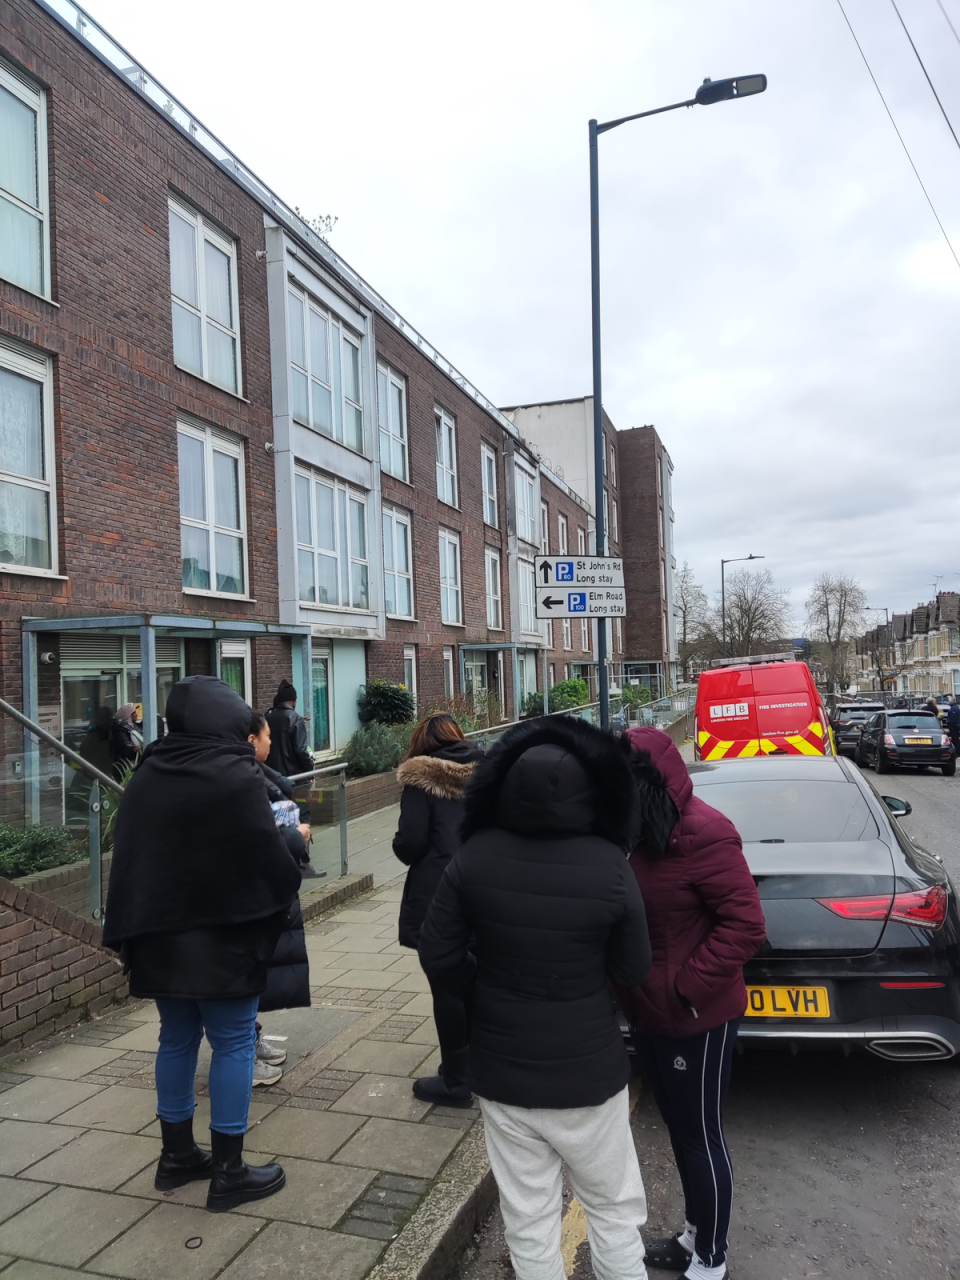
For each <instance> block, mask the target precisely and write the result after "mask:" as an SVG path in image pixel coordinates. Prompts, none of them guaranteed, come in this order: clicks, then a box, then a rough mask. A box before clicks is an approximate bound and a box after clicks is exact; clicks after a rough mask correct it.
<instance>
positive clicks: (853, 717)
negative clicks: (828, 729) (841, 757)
mask: <svg viewBox="0 0 960 1280" xmlns="http://www.w3.org/2000/svg"><path fill="white" fill-rule="evenodd" d="M884 710H886V708H885V706H884V704H883V703H882V702H850V703H839V704H838V705H837V708H836V710H835V711H834V713H833V720H832V721H831V726H832V728H833V740H834V742H835V743H836V747H837V753H838V754H842V753H843V752H844V751H850V752H854V751H856V749H857V743H858V742H859V741H860V734H861V732H862V730H863V726H864V725H865V724H866V723H867V721H868V720H869V719H870V717H871V716H873V715H876V714H877V712H878V711H884Z"/></svg>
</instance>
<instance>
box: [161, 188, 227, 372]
mask: <svg viewBox="0 0 960 1280" xmlns="http://www.w3.org/2000/svg"><path fill="white" fill-rule="evenodd" d="M170 291H171V293H172V294H173V359H174V362H175V363H176V364H178V365H179V366H180V368H181V369H186V370H187V372H188V373H195V374H196V375H197V377H198V378H206V380H207V381H208V382H215V383H216V384H217V386H218V387H224V388H225V389H226V390H227V391H232V392H233V393H234V394H235V395H239V394H240V350H239V345H238V342H237V328H238V326H237V246H236V243H235V242H234V241H233V240H231V239H229V238H228V237H227V236H225V235H224V234H223V232H222V231H219V230H217V228H216V227H213V226H211V224H210V223H209V222H207V221H206V219H205V218H202V217H201V216H200V214H198V213H194V212H193V210H192V209H188V208H187V207H186V206H185V205H182V204H178V203H177V202H176V201H174V200H171V201H170Z"/></svg>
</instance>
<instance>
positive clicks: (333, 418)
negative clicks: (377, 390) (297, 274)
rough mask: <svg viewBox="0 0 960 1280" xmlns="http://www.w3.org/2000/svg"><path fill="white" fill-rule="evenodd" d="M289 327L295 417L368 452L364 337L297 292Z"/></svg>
mask: <svg viewBox="0 0 960 1280" xmlns="http://www.w3.org/2000/svg"><path fill="white" fill-rule="evenodd" d="M287 325H288V328H289V340H290V389H291V394H292V402H291V412H292V414H293V417H294V419H295V420H296V421H297V422H302V423H303V424H304V425H305V426H308V427H313V428H314V429H315V430H317V431H322V432H323V434H324V435H325V436H330V437H331V438H332V439H334V440H339V441H340V443H341V444H345V445H347V446H348V447H349V448H351V449H355V450H356V452H357V453H363V399H362V389H361V377H360V339H359V338H358V337H356V336H355V335H354V334H352V333H349V332H348V331H347V330H346V329H345V328H344V327H343V326H342V325H341V323H340V321H339V320H338V319H337V317H336V316H333V315H330V314H329V313H328V312H326V311H324V310H323V309H322V308H321V307H320V306H319V305H318V304H317V303H315V302H314V300H313V299H312V298H311V297H309V296H308V295H307V294H305V293H302V292H300V291H299V290H295V289H290V290H288V292H287Z"/></svg>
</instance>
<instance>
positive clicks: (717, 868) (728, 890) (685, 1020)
mask: <svg viewBox="0 0 960 1280" xmlns="http://www.w3.org/2000/svg"><path fill="white" fill-rule="evenodd" d="M622 742H623V745H624V747H625V748H626V749H627V753H628V758H629V763H630V766H631V768H632V771H633V774H634V778H635V781H636V784H637V793H638V800H639V805H640V823H641V826H640V838H639V840H638V842H637V844H636V847H635V848H634V850H633V853H632V854H631V857H630V866H631V867H632V869H633V873H634V875H635V876H636V878H637V883H638V885H639V886H640V890H641V892H642V893H643V899H644V902H645V903H646V906H647V912H648V919H649V922H650V943H651V946H652V948H653V965H652V967H651V969H650V973H649V975H648V976H647V980H646V982H644V983H643V985H642V986H641V985H636V984H634V985H633V986H632V987H631V988H630V989H627V990H623V989H621V991H620V1000H621V1004H622V1006H623V1009H624V1012H625V1013H626V1015H627V1017H628V1019H629V1021H630V1024H631V1028H632V1031H633V1041H634V1046H635V1048H636V1051H637V1061H638V1063H639V1065H640V1069H641V1071H642V1073H643V1079H644V1083H645V1084H646V1086H647V1088H648V1089H649V1090H650V1092H651V1093H652V1094H653V1096H654V1098H655V1099H656V1102H657V1105H658V1107H659V1108H660V1113H661V1115H662V1116H663V1119H664V1122H665V1124H666V1126H667V1128H668V1129H669V1131H670V1138H671V1141H672V1143H673V1149H674V1154H675V1156H676V1159H677V1167H678V1169H679V1172H680V1180H681V1182H682V1184H683V1192H684V1200H685V1205H686V1225H685V1227H684V1230H683V1231H682V1232H678V1233H677V1235H675V1236H672V1237H670V1238H669V1239H667V1240H649V1241H647V1246H646V1255H647V1266H649V1267H665V1268H667V1269H670V1270H674V1271H682V1272H683V1273H684V1275H685V1276H687V1277H689V1280H704V1278H705V1277H707V1278H709V1280H713V1277H716V1280H721V1278H722V1277H724V1276H726V1274H727V1271H726V1249H727V1228H728V1225H729V1222H730V1209H731V1204H732V1198H733V1175H732V1172H731V1165H730V1153H729V1151H728V1149H727V1145H726V1141H725V1139H724V1136H723V1102H724V1100H725V1098H726V1094H727V1091H728V1089H729V1085H730V1068H731V1061H732V1057H733V1049H734V1046H735V1044H736V1040H737V1030H738V1027H739V1025H740V1019H741V1018H742V1016H743V1014H744V1012H745V1010H746V1007H747V989H746V985H745V983H744V980H743V966H744V965H745V964H746V962H747V961H748V960H749V959H751V957H752V956H754V955H755V954H756V953H757V950H758V949H759V948H760V946H761V945H762V943H763V941H764V938H765V937H766V927H765V922H764V917H763V909H762V907H761V905H760V899H759V896H758V894H757V887H756V885H755V883H754V880H753V877H752V876H751V874H750V869H749V867H748V866H747V862H746V859H745V858H744V856H743V848H742V845H741V841H740V836H739V834H738V832H737V829H736V827H734V825H733V823H732V822H731V821H730V820H729V818H726V817H724V815H723V814H722V813H719V812H718V811H717V810H716V809H713V808H711V807H710V805H708V804H705V803H704V801H703V800H700V799H699V798H698V797H696V796H695V795H694V794H693V784H692V783H691V781H690V775H689V774H688V773H687V766H686V765H685V764H684V762H683V759H682V757H681V755H680V752H679V751H678V750H677V748H676V747H675V746H674V744H673V742H672V740H671V739H670V737H669V736H668V735H667V734H666V733H663V732H662V731H661V730H660V729H647V728H643V729H630V730H629V731H628V732H627V733H626V734H624V737H623V739H622Z"/></svg>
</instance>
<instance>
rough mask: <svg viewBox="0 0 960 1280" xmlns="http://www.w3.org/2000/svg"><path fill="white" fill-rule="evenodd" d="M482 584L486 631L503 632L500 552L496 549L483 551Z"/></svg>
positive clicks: (490, 548) (487, 548)
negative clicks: (484, 590)
mask: <svg viewBox="0 0 960 1280" xmlns="http://www.w3.org/2000/svg"><path fill="white" fill-rule="evenodd" d="M483 569H484V574H483V576H484V584H485V589H486V597H487V630H488V631H502V630H503V589H502V582H501V578H500V552H499V551H498V550H497V549H496V547H485V548H484V551H483Z"/></svg>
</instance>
